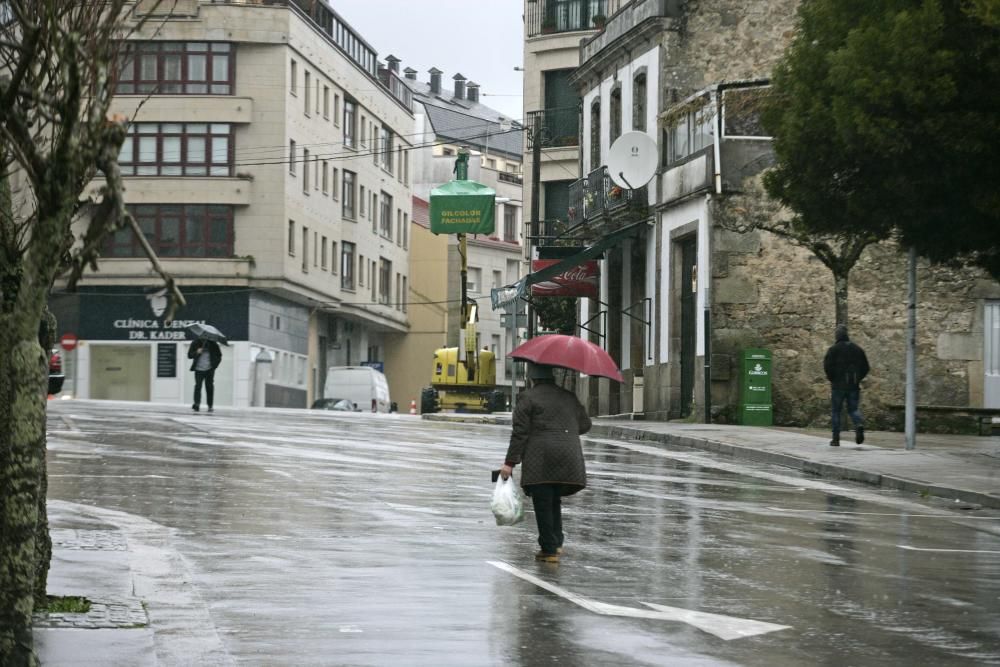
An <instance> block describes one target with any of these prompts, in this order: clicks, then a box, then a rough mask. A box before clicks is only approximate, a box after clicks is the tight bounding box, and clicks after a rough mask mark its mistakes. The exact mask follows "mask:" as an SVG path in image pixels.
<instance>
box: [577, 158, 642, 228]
mask: <svg viewBox="0 0 1000 667" xmlns="http://www.w3.org/2000/svg"><path fill="white" fill-rule="evenodd" d="M633 202H634V204H635V205H639V204H645V202H646V188H645V187H641V188H638V189H636V190H630V189H628V188H622V187H620V186H618V185H616V184H615V182H614V181H613V180H611V175H610V174H609V173H608V168H607V167H599V168H597V169H595V170H594V171H592V172H590V173H589V174H587V175H586V176H584V177H583V178H581V179H580V180H578V181H574V182H573V183H571V184H570V186H569V210H568V211H567V212H566V219H567V220H568V221H569V224H570V225H571V226H576V225H579V224H581V223H584V222H589V221H591V220H596V219H598V218H602V217H604V216H606V215H611V214H613V213H616V212H618V211H619V210H620V209H624V208H625V207H627V206H629V205H630V204H633Z"/></svg>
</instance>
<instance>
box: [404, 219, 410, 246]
mask: <svg viewBox="0 0 1000 667" xmlns="http://www.w3.org/2000/svg"><path fill="white" fill-rule="evenodd" d="M409 238H410V214H409V213H407V212H406V211H403V250H406V243H407V241H408V240H409Z"/></svg>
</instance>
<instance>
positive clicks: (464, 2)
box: [329, 0, 524, 120]
mask: <svg viewBox="0 0 1000 667" xmlns="http://www.w3.org/2000/svg"><path fill="white" fill-rule="evenodd" d="M329 3H330V5H331V6H332V7H333V8H334V9H335V10H336V11H337V13H338V14H340V15H341V16H342V17H343V18H344V20H346V21H347V22H348V23H349V24H351V26H352V27H353V28H354V29H355V30H357V31H358V32H359V33H361V37H362V38H363V39H364V40H365V41H367V42H368V43H369V44H371V45H372V46H373V47H374V48H375V50H376V51H378V57H379V60H382V61H383V62H384V61H385V57H386V56H387V55H389V54H392V55H394V56H396V57H397V58H399V59H400V60H401V61H402V63H400V70H402V69H404V68H406V67H412V68H413V69H415V70H417V79H418V80H420V81H423V82H424V83H426V82H427V81H428V79H429V75H428V74H427V70H429V69H430V68H432V67H437V68H438V69H439V70H441V71H442V72H444V74H442V75H441V86H442V88H444V89H445V90H452V88H453V86H454V85H455V84H454V81H453V80H452V78H451V77H452V76H454V75H455V74H456V73H458V72H461V73H462V74H464V75H465V76H466V77H467V78H468V79H469V80H470V81H475V82H476V83H478V84H479V85H480V89H479V90H480V94H481V96H480V102H482V103H483V104H486V105H487V106H490V107H493V108H494V109H497V110H499V111H500V112H501V113H503V114H504V115H505V116H507V117H508V118H512V119H516V120H521V119H522V116H523V114H522V111H523V110H522V108H521V107H522V105H521V93H522V90H521V87H522V84H523V79H522V77H521V73H520V72H515V71H514V67H515V66H516V67H520V66H521V60H522V57H523V37H522V35H523V30H524V28H523V26H524V24H523V22H522V20H521V16H522V14H523V13H524V10H523V4H522V3H521V0H490V1H489V2H484V1H483V0H329Z"/></svg>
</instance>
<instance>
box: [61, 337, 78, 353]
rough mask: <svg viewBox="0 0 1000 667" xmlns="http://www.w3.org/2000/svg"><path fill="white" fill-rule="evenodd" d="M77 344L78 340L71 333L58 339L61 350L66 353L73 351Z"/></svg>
mask: <svg viewBox="0 0 1000 667" xmlns="http://www.w3.org/2000/svg"><path fill="white" fill-rule="evenodd" d="M77 342H79V339H78V338H77V337H76V334H73V333H64V334H63V335H62V336H61V337H60V338H59V344H60V345H61V346H62V349H64V350H66V351H67V352H69V351H71V350H75V349H76V344H77Z"/></svg>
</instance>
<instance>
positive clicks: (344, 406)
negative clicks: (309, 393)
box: [312, 398, 361, 412]
mask: <svg viewBox="0 0 1000 667" xmlns="http://www.w3.org/2000/svg"><path fill="white" fill-rule="evenodd" d="M312 409H313V410H336V411H338V412H361V408H359V407H358V406H356V405H355V404H354V402H353V401H349V400H347V399H346V398H320V399H317V400H315V401H313V404H312Z"/></svg>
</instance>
